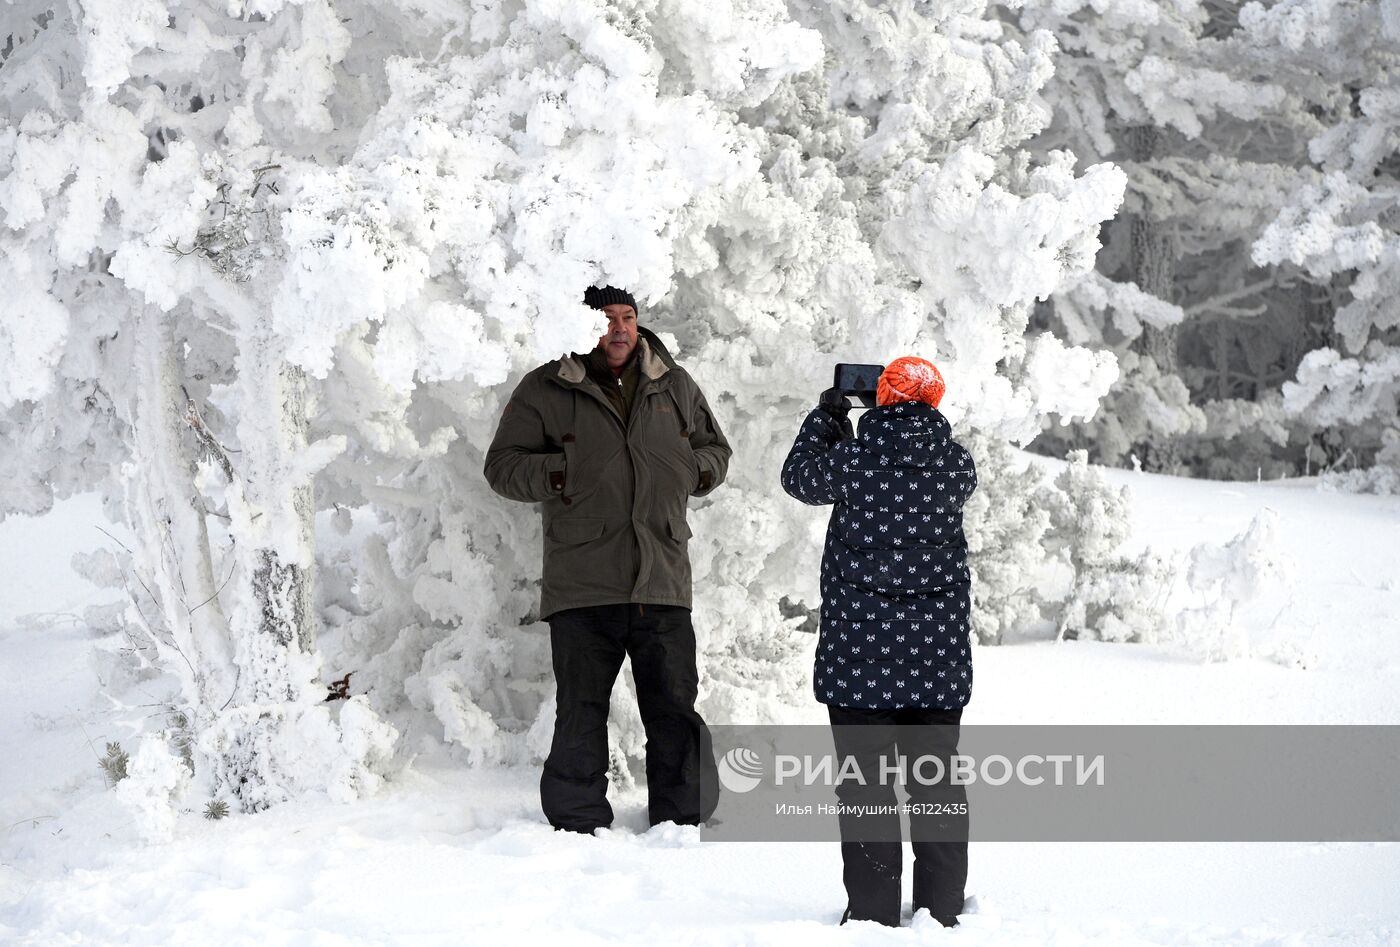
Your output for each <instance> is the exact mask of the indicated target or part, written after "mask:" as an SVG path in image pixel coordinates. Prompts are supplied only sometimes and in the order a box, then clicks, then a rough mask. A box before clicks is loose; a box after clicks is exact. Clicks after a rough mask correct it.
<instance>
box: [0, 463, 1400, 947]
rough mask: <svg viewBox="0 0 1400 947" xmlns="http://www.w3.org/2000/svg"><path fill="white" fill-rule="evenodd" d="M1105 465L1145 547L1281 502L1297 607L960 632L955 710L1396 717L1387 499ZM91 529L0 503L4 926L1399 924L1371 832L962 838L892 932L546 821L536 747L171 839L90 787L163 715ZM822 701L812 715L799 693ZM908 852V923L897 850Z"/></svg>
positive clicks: (825, 858)
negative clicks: (963, 849)
mask: <svg viewBox="0 0 1400 947" xmlns="http://www.w3.org/2000/svg"><path fill="white" fill-rule="evenodd" d="M1109 476H1110V478H1111V479H1112V480H1113V481H1114V482H1115V483H1127V484H1129V485H1130V486H1131V487H1132V488H1133V505H1134V513H1135V522H1136V523H1137V528H1138V532H1137V534H1136V535H1135V537H1134V539H1135V541H1137V542H1140V543H1146V542H1150V543H1151V544H1152V545H1153V546H1154V547H1157V548H1160V549H1164V550H1167V549H1177V550H1183V551H1184V550H1187V549H1189V548H1191V547H1192V546H1193V545H1195V544H1197V543H1200V542H1202V541H1204V540H1212V541H1216V542H1225V541H1227V540H1229V539H1231V538H1232V537H1235V536H1237V535H1239V534H1241V533H1242V532H1244V531H1245V529H1246V528H1247V527H1248V526H1249V525H1250V523H1252V522H1254V520H1255V518H1256V516H1257V515H1258V514H1260V513H1261V512H1262V511H1265V510H1271V511H1273V512H1274V513H1275V514H1276V516H1277V521H1276V529H1277V533H1278V537H1279V539H1280V541H1281V542H1282V543H1283V545H1284V546H1285V547H1286V548H1287V550H1288V551H1289V553H1290V554H1291V555H1292V556H1293V557H1294V559H1295V560H1296V562H1297V564H1298V567H1299V572H1298V576H1297V579H1296V581H1295V582H1294V592H1293V599H1292V602H1291V603H1288V604H1287V607H1285V608H1283V610H1282V612H1281V613H1280V616H1279V619H1278V621H1277V622H1276V623H1275V624H1274V626H1273V628H1271V629H1270V630H1268V631H1267V632H1256V633H1255V640H1252V641H1251V642H1250V644H1251V653H1252V654H1255V655H1265V656H1264V657H1258V656H1256V657H1249V658H1239V659H1235V660H1231V661H1224V662H1215V663H1208V664H1206V663H1201V662H1200V661H1198V660H1197V659H1195V658H1192V657H1190V656H1188V655H1184V654H1182V653H1179V652H1175V651H1172V650H1170V649H1168V648H1164V647H1154V646H1144V645H1134V644H1109V643H1102V642H1088V641H1067V642H1063V643H1059V644H1054V643H1048V642H1040V643H1026V644H1013V645H1005V646H1002V647H995V648H991V647H984V648H979V649H978V651H977V654H976V657H975V661H976V666H977V687H976V692H975V693H974V695H973V699H972V703H971V704H970V706H969V708H968V710H967V712H966V714H965V716H964V721H965V722H967V723H1010V722H1035V723H1046V722H1064V723H1105V722H1112V723H1396V722H1400V634H1397V627H1400V624H1397V618H1398V617H1400V500H1398V499H1397V498H1395V497H1377V496H1357V495H1343V494H1331V493H1325V492H1319V491H1317V490H1316V489H1314V486H1315V485H1314V484H1313V483H1312V482H1309V481H1290V482H1282V483H1261V484H1238V483H1228V484H1227V483H1213V482H1200V481H1195V482H1193V481H1186V480H1179V479H1173V478H1168V477H1158V476H1154V475H1146V474H1132V473H1127V472H1118V471H1113V472H1110V473H1109ZM97 525H102V526H105V525H106V524H105V521H104V520H103V519H102V516H101V512H100V508H99V507H98V505H97V504H96V503H95V502H93V501H92V500H91V498H87V497H83V498H79V499H76V500H72V501H68V502H66V503H63V504H60V505H59V506H58V507H57V508H56V510H55V511H54V512H53V513H52V514H50V515H48V516H46V517H44V518H42V519H39V520H26V519H22V518H11V519H9V520H6V521H5V522H4V523H3V524H0V574H3V575H4V576H5V581H4V583H3V584H0V662H3V671H4V673H3V677H0V680H3V682H4V687H3V689H0V720H2V721H4V726H3V727H0V943H3V944H7V945H8V944H15V945H36V947H37V945H44V947H48V945H56V944H151V945H156V944H160V945H165V944H194V943H202V944H203V943H208V944H221V945H243V944H248V945H253V944H256V945H260V947H263V945H278V944H316V945H340V944H357V945H358V944H386V945H387V944H444V945H446V944H454V945H455V944H498V943H506V942H510V943H519V944H537V943H539V944H544V943H550V944H560V943H568V944H582V945H587V944H604V943H607V944H611V943H638V944H648V945H654V944H706V945H709V944H749V945H770V944H803V945H822V944H842V945H863V944H885V943H890V944H893V943H899V944H908V943H957V944H1113V945H1136V944H1217V943H1218V944H1274V945H1299V947H1302V945H1313V944H1391V943H1397V942H1400V896H1397V892H1400V845H1396V844H1362V843H1348V844H1316V843H1306V844H1305V843H1272V844H1237V843H1230V844H1224V843H1216V844H1198V843H1191V844H1186V843H1177V844H1123V843H1118V844H1098V843H1076V844H1065V843H1061V844H1045V843H1036V844H1031V843H1024V844H1023V843H981V844H979V843H976V842H974V843H973V845H972V848H971V856H970V861H971V873H970V878H969V884H968V892H969V894H970V895H973V896H974V899H975V900H973V901H970V903H969V905H968V906H967V910H968V912H969V913H967V914H965V915H964V916H963V918H962V924H961V926H960V927H958V928H956V929H953V930H945V929H943V928H942V927H940V926H938V925H937V924H936V923H934V922H932V921H931V920H930V919H929V918H927V917H926V916H923V915H920V916H919V917H917V918H913V919H912V920H910V921H907V922H906V923H907V924H908V925H909V926H906V927H905V928H904V929H902V930H898V931H896V930H889V929H884V928H879V927H876V926H874V925H871V924H865V923H858V924H851V925H847V926H845V927H838V926H837V924H836V922H837V920H838V919H839V917H840V912H841V909H842V907H843V906H844V893H843V891H842V888H841V878H840V856H839V852H838V848H837V846H836V844H835V843H833V842H826V843H806V844H771V843H751V844H735V843H730V844H709V843H704V842H701V841H700V839H699V835H698V830H696V829H694V828H689V827H676V826H673V825H664V826H660V827H657V828H655V829H648V828H647V826H646V817H645V797H644V790H643V789H640V788H639V789H636V790H632V791H630V792H626V793H621V794H619V793H614V794H613V795H612V799H613V804H614V808H615V809H616V811H617V821H616V822H615V824H614V827H613V828H612V829H611V830H609V831H606V832H602V833H599V836H598V837H594V838H584V837H580V836H577V835H572V834H569V833H554V832H552V831H551V830H550V827H549V826H548V825H547V824H545V823H544V821H543V818H542V816H541V815H540V813H539V808H538V800H537V780H538V771H537V770H536V769H535V768H533V767H518V768H516V767H500V766H479V767H470V766H468V765H466V764H465V763H464V762H462V761H461V760H459V759H458V758H457V757H455V756H454V755H453V753H452V752H451V751H448V750H444V749H443V748H442V747H440V746H429V745H424V746H422V747H421V748H418V749H419V752H418V754H417V755H416V756H415V757H413V758H412V759H411V760H410V759H407V758H405V759H403V760H402V761H401V763H402V765H401V769H400V771H399V772H398V773H397V774H396V775H395V776H394V777H393V778H391V779H390V780H389V781H388V782H387V783H386V785H385V786H384V787H383V788H382V789H381V790H380V792H379V793H378V794H377V795H376V796H374V797H373V798H370V799H366V800H361V801H359V802H354V803H350V804H337V803H332V802H329V801H324V800H321V801H318V800H316V799H307V800H301V801H296V802H292V803H287V804H284V805H281V806H277V807H275V808H274V809H272V810H270V811H268V812H265V813H262V814H259V815H255V816H243V815H235V816H231V817H229V818H227V819H224V820H222V821H217V822H211V821H207V820H205V819H203V818H202V817H201V815H200V812H201V809H202V800H197V799H186V800H184V802H183V811H176V812H175V814H174V819H173V822H172V823H171V824H169V825H166V826H162V832H161V833H160V835H161V836H163V838H164V839H165V840H163V841H158V842H152V841H143V840H142V839H149V838H151V837H152V835H151V834H150V833H143V832H142V831H141V825H140V824H139V823H140V822H141V820H142V819H143V818H145V817H149V816H150V815H151V812H150V811H147V810H143V809H142V808H140V807H135V808H133V806H132V805H131V804H130V803H129V802H128V801H125V800H124V796H123V793H121V792H118V791H116V790H113V789H109V788H108V787H107V785H106V782H105V780H104V778H103V776H102V774H101V772H100V771H99V769H98V767H97V758H98V757H99V756H100V755H101V753H102V752H103V749H104V745H105V743H106V742H107V741H112V740H119V741H121V742H122V745H123V746H124V747H126V748H127V749H128V751H129V752H131V754H132V760H133V770H134V769H135V768H136V764H137V762H138V760H139V759H140V758H141V753H142V751H140V750H138V746H142V744H140V743H139V741H138V740H137V739H136V734H135V731H136V730H139V729H142V728H144V729H147V730H149V729H153V728H155V727H158V726H159V723H158V722H156V723H151V722H145V723H143V721H142V719H141V714H142V713H143V710H142V708H141V707H140V706H139V705H140V704H141V703H142V702H143V701H146V700H151V701H154V700H156V699H157V698H158V696H159V695H158V694H148V695H146V696H143V691H144V690H145V688H146V687H147V686H148V685H147V684H143V683H139V682H137V683H134V684H132V685H131V686H130V687H128V688H127V689H126V690H125V691H124V692H122V693H120V694H119V695H118V700H117V701H113V700H110V699H108V698H107V697H105V696H103V695H102V693H101V690H100V687H99V675H100V674H101V673H102V671H101V669H102V668H103V667H104V665H103V664H102V663H101V662H100V661H98V660H96V656H97V654H98V646H99V645H103V644H104V639H102V638H101V636H99V635H98V634H97V633H95V632H93V631H91V630H89V629H88V628H87V627H86V626H85V625H84V624H83V623H82V622H81V621H80V620H78V618H77V617H76V616H77V615H78V613H79V611H80V610H81V608H82V607H83V606H84V605H86V604H90V603H92V602H94V601H100V600H101V595H110V594H111V593H110V592H106V593H100V594H99V593H96V592H92V591H89V590H88V589H87V588H86V587H85V586H84V584H83V583H82V581H81V580H79V579H77V578H76V577H75V576H71V575H70V574H69V572H68V570H67V567H66V561H67V558H68V557H69V556H70V555H71V553H72V552H74V551H78V550H87V549H93V548H97V547H98V546H100V545H102V544H104V543H105V542H106V540H105V537H103V536H102V534H101V533H99V532H98V531H97V530H96V529H95V528H94V527H95V526H97ZM1279 604H1280V606H1283V605H1284V604H1285V603H1279ZM696 619H697V625H700V624H703V622H704V620H705V618H704V615H703V614H697V616H696ZM108 644H110V643H108ZM1285 646H1288V649H1290V650H1288V653H1290V654H1291V653H1297V654H1304V655H1306V660H1304V661H1302V662H1301V666H1300V664H1299V663H1298V662H1287V661H1281V660H1278V659H1277V658H1276V657H1275V655H1277V654H1279V653H1281V649H1285ZM144 712H145V713H150V711H144ZM811 720H812V722H821V721H822V720H824V713H823V711H822V708H821V707H820V706H819V705H817V704H815V703H813V704H812V705H811ZM711 722H712V723H725V722H730V721H711ZM733 722H741V721H733ZM401 752H404V750H403V748H401ZM413 752H414V750H413V748H409V749H408V750H407V753H409V754H412V753H413ZM146 756H147V757H149V756H150V754H149V753H147V754H146ZM148 765H151V766H153V767H154V768H156V769H160V768H161V767H162V766H164V765H165V764H164V762H163V761H160V760H156V761H153V762H152V761H148ZM120 785H122V784H119V786H120ZM158 785H164V784H158ZM126 795H130V792H128V793H127V794H126ZM905 864H906V872H905V875H906V878H905V885H906V887H905V897H906V915H907V914H908V883H909V882H908V876H909V871H908V866H909V864H910V862H909V860H908V857H907V853H906V863H905Z"/></svg>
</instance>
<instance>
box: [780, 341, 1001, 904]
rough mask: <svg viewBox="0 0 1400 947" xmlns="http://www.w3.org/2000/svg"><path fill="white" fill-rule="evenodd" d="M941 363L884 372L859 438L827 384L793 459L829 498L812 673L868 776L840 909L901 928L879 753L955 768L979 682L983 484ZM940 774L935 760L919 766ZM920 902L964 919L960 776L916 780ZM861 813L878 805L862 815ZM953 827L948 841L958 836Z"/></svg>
mask: <svg viewBox="0 0 1400 947" xmlns="http://www.w3.org/2000/svg"><path fill="white" fill-rule="evenodd" d="M943 391H944V383H943V376H942V375H940V374H939V372H938V369H937V368H935V367H934V366H933V365H932V364H931V363H930V362H927V361H925V360H924V359H921V358H913V357H906V358H900V359H896V360H895V361H894V362H892V363H891V364H890V365H889V366H888V367H886V368H885V370H884V372H883V373H882V374H881V375H880V380H879V384H878V386H877V389H876V400H877V403H878V407H875V408H873V409H871V410H870V411H869V412H868V413H867V414H866V415H865V416H864V417H863V418H862V419H861V422H860V436H859V437H856V436H855V435H854V431H853V429H852V428H851V423H850V421H849V420H848V419H847V417H846V415H847V412H848V411H849V405H848V404H847V402H846V399H845V398H844V397H843V396H841V395H840V394H839V393H838V392H835V391H827V392H825V393H823V395H822V399H821V407H818V408H817V409H816V410H814V411H812V413H811V414H809V415H808V416H807V419H806V421H804V422H803V424H802V429H801V431H799V432H798V435H797V441H796V443H794V444H793V445H792V450H791V452H789V454H788V458H787V461H786V462H785V463H784V464H783V489H784V490H786V491H787V492H788V493H789V494H790V495H791V496H793V497H795V498H796V499H798V500H801V501H802V502H803V503H809V504H812V505H825V504H828V503H830V504H835V508H834V509H833V510H832V513H831V522H830V525H829V526H828V527H827V533H826V547H825V550H824V552H823V554H822V567H821V590H822V613H821V635H820V638H819V641H818V644H817V655H816V672H815V674H814V677H813V682H814V688H815V691H816V696H817V700H819V701H821V702H822V703H824V704H826V705H827V706H828V710H829V712H830V717H831V725H832V734H833V737H834V739H835V744H836V754H837V757H838V759H839V760H840V761H841V762H842V764H843V765H844V763H845V761H846V759H847V758H854V761H855V763H856V764H857V766H858V768H859V771H860V773H862V774H863V775H864V780H865V784H864V785H860V784H859V783H856V782H853V781H843V782H840V783H839V784H838V785H837V789H836V794H837V798H838V800H839V801H840V803H841V804H842V808H843V812H842V814H841V815H840V816H839V821H840V828H841V857H842V861H843V863H844V872H843V877H844V881H845V885H846V895H847V907H846V911H845V913H844V915H843V916H842V918H841V923H843V924H844V923H845V922H846V921H847V920H848V919H850V920H873V921H878V922H879V923H881V924H886V925H889V926H891V927H898V926H899V920H900V896H899V892H900V872H901V860H902V858H901V856H902V842H901V840H900V829H899V816H898V814H897V810H895V811H894V812H885V811H882V807H887V806H893V805H895V804H896V798H895V794H894V787H893V785H892V783H890V782H889V781H887V780H881V779H880V778H878V777H879V774H880V773H882V772H886V770H884V769H882V767H881V759H882V758H886V757H887V758H891V759H892V758H893V757H894V756H895V755H896V754H898V755H900V756H903V757H905V758H906V759H907V760H914V759H917V758H919V757H929V756H935V757H937V758H938V759H939V760H941V761H942V762H943V769H942V772H944V773H946V772H947V767H948V762H949V758H950V757H951V756H952V755H953V754H954V753H955V752H956V751H957V738H958V724H959V721H960V720H961V718H962V708H963V706H964V705H966V703H967V700H968V697H969V696H970V694H971V689H972V655H971V650H970V646H969V642H968V611H969V604H970V596H969V586H970V577H969V574H968V569H967V543H966V541H965V540H964V538H963V531H962V507H963V504H964V503H965V502H966V500H967V498H968V497H969V496H971V495H972V491H973V489H975V487H976V485H977V475H976V472H975V470H974V468H973V463H972V457H971V455H970V454H968V452H967V450H966V449H964V448H963V447H962V445H960V444H958V443H957V442H955V441H954V440H952V438H951V431H950V428H949V425H948V421H947V419H946V418H944V417H943V414H942V413H941V412H940V411H939V410H938V405H939V403H940V402H941V400H942V398H943ZM916 772H918V773H922V774H923V775H931V774H936V773H937V772H939V770H938V768H937V767H935V766H933V765H932V764H929V765H927V766H925V767H921V768H920V770H918V771H916ZM907 787H908V790H909V795H910V802H911V803H914V804H916V805H914V806H913V807H911V811H910V826H911V832H912V834H913V843H914V910H915V911H918V910H920V909H926V910H928V911H929V913H930V914H932V915H933V916H934V917H935V918H937V919H938V920H939V921H940V922H941V923H942V924H943V925H944V926H946V927H952V926H954V925H956V924H957V922H958V921H957V915H958V914H959V913H961V911H962V905H963V888H964V885H965V884H966V881H967V807H966V792H965V790H964V789H963V787H962V786H960V785H958V786H949V785H948V784H947V783H946V782H944V783H943V784H941V785H929V784H927V783H923V782H920V781H919V780H917V779H914V780H908V781H907ZM861 812H867V813H868V812H874V813H877V814H874V815H870V814H866V815H861V814H859V813H861ZM949 839H951V841H949Z"/></svg>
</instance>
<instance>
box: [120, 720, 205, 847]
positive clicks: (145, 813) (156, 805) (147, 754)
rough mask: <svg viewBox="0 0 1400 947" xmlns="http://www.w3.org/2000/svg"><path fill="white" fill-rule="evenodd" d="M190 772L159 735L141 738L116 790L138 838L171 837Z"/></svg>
mask: <svg viewBox="0 0 1400 947" xmlns="http://www.w3.org/2000/svg"><path fill="white" fill-rule="evenodd" d="M189 783H190V771H189V768H188V767H186V766H185V764H184V762H183V761H182V760H181V759H180V758H179V757H178V756H177V755H175V754H174V753H172V752H171V751H170V746H169V745H168V744H167V743H166V741H165V739H164V737H162V736H154V735H153V736H147V737H144V738H143V739H142V740H141V745H140V746H139V747H137V749H136V755H135V756H134V757H132V758H131V762H130V764H129V766H128V777H127V778H126V779H124V780H122V781H121V783H120V784H118V786H117V789H116V792H117V796H118V798H119V799H120V801H121V802H122V804H123V806H124V807H126V808H127V809H129V810H130V812H131V814H132V817H133V820H134V822H135V826H136V834H137V836H138V837H139V838H141V839H143V840H144V841H148V842H165V841H169V840H170V839H171V838H173V837H174V834H175V821H176V817H177V806H178V804H179V802H180V799H181V797H182V796H183V795H184V793H185V790H186V789H187V788H188V787H189Z"/></svg>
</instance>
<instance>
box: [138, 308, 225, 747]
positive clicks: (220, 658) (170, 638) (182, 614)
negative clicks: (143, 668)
mask: <svg viewBox="0 0 1400 947" xmlns="http://www.w3.org/2000/svg"><path fill="white" fill-rule="evenodd" d="M174 326H175V317H174V315H173V314H170V313H162V312H160V311H159V310H158V309H156V308H155V307H153V306H145V307H144V308H143V309H142V310H141V312H140V314H139V316H138V325H137V344H136V346H135V352H136V365H135V366H134V367H135V385H134V388H135V393H134V405H133V424H132V427H133V429H134V432H135V438H136V456H137V457H138V458H139V459H140V461H141V462H140V464H139V465H138V466H137V467H136V472H137V475H136V476H135V477H134V478H133V479H132V480H131V481H130V483H129V484H128V488H127V491H128V497H127V500H128V508H129V510H130V511H131V513H132V518H133V522H132V526H133V528H134V530H135V532H136V535H137V536H138V537H139V539H140V541H141V546H140V551H139V553H138V556H139V558H140V559H141V561H140V562H138V564H137V568H138V569H139V570H140V572H141V573H142V581H149V582H150V583H151V588H150V591H151V593H152V594H153V596H155V597H158V598H159V602H158V604H159V607H160V615H159V616H158V618H159V622H158V623H157V621H156V619H157V616H155V615H147V616H146V617H147V622H148V624H150V625H152V626H156V625H157V624H159V625H162V626H163V627H151V629H150V630H151V632H152V634H153V636H154V637H155V638H156V644H157V646H158V647H169V648H170V649H171V650H172V651H173V652H174V653H173V654H171V655H169V656H168V658H167V660H166V664H167V666H168V667H169V669H170V670H172V671H173V672H174V673H175V674H177V675H178V676H179V677H180V679H181V685H182V692H183V696H184V700H185V703H186V705H187V706H186V707H185V708H183V709H185V710H186V711H187V712H190V713H192V714H194V715H195V718H196V719H197V717H198V716H199V715H200V714H201V712H207V711H208V709H211V708H217V707H219V706H220V705H221V704H223V703H224V702H225V701H227V700H228V698H229V696H230V695H231V694H232V692H233V682H234V678H235V672H234V668H233V659H232V654H231V652H230V647H229V625H228V618H227V616H226V614H225V611H224V605H223V602H222V601H221V600H220V591H221V589H220V583H219V579H218V577H216V575H215V572H214V564H213V555H212V552H211V550H210V547H209V532H208V528H207V524H206V521H205V507H204V503H203V500H202V498H201V497H200V495H199V493H198V491H197V490H196V488H195V480H194V475H195V472H196V466H197V459H198V454H197V450H196V446H195V440H194V437H193V436H192V434H191V433H190V430H189V428H188V425H187V423H186V421H185V400H186V399H185V397H184V394H183V390H182V387H181V383H182V380H183V374H182V372H181V370H180V360H179V357H178V356H177V354H176V353H177V347H176V339H175V328H174ZM192 722H194V720H192Z"/></svg>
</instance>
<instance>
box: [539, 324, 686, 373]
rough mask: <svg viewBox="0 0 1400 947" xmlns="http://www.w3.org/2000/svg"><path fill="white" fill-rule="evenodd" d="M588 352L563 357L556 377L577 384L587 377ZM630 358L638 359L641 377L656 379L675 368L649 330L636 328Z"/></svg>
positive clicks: (672, 361)
mask: <svg viewBox="0 0 1400 947" xmlns="http://www.w3.org/2000/svg"><path fill="white" fill-rule="evenodd" d="M588 355H589V353H588V352H583V353H579V352H574V353H572V354H570V355H565V356H564V357H563V358H561V359H560V360H559V362H558V365H559V372H558V377H559V378H560V379H562V380H563V381H566V382H569V383H570V384H578V383H580V382H582V381H583V379H584V378H585V377H586V376H587V375H588ZM632 357H633V358H635V359H638V364H639V365H640V367H641V369H642V375H644V376H645V377H647V378H651V379H656V378H660V377H661V376H662V375H664V374H666V373H667V372H668V371H670V370H671V369H673V368H675V367H676V360H675V359H674V358H673V357H672V356H671V353H670V352H669V351H667V349H666V346H665V345H663V344H662V343H661V340H660V339H658V338H657V337H656V333H654V332H652V331H651V330H650V329H645V328H643V327H641V326H637V349H636V351H635V352H633V353H632Z"/></svg>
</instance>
